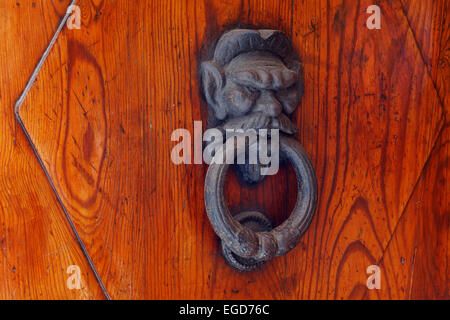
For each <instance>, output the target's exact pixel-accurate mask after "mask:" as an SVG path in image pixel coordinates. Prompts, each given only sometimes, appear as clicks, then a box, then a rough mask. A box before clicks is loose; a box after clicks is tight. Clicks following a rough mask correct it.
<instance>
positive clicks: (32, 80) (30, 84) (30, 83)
mask: <svg viewBox="0 0 450 320" xmlns="http://www.w3.org/2000/svg"><path fill="white" fill-rule="evenodd" d="M76 2H77V0H72V2H71V4H70V5H69V7H68V8H67V9H69V8H70V6H72V5H75V4H76ZM71 14H72V13H71V12H70V11H69V10H66V14H65V15H64V17H63V18H62V20H61V22H60V24H59V26H58V28H57V30H56V32H55V34H54V35H53V37H52V39H51V41H50V43H49V45H48V46H47V48H46V49H45V51H44V54H43V55H42V57H41V59H40V60H39V62H38V64H37V66H36V68H35V69H34V71H33V73H32V75H31V77H30V80H28V83H27V85H26V86H25V89H24V90H23V92H22V94H21V95H20V97H19V99H18V100H17V102H16V104H15V106H14V114H15V116H16V119H17V121H18V122H19V124H20V126H21V127H22V129H23V131H24V133H25V136H26V137H27V139H28V141H29V143H30V145H31V148H32V149H33V152H34V154H35V155H36V157H37V159H38V161H39V164H40V165H41V167H42V169H43V170H44V173H45V175H46V177H47V180H48V181H49V182H50V185H51V187H52V189H53V192H54V193H55V195H56V198H57V200H58V202H59V204H60V205H61V208H62V210H63V212H64V214H65V216H66V218H67V220H68V222H69V225H70V227H71V228H72V231H73V233H74V234H75V238H76V239H77V242H78V245H79V246H80V249H81V251H82V252H83V254H84V256H85V258H86V259H87V261H88V263H89V266H90V268H91V269H92V272H93V273H94V276H95V278H96V279H97V282H98V284H99V286H100V288H101V289H102V292H103V294H104V296H105V297H106V299H108V300H111V297H110V295H109V294H108V291H107V290H106V287H105V285H104V284H103V281H102V279H101V278H100V275H99V273H98V272H97V269H96V268H95V265H94V263H93V261H92V259H91V257H90V256H89V253H88V252H87V249H86V247H85V245H84V243H83V241H82V240H81V238H80V235H79V234H78V232H77V230H76V228H75V225H74V223H73V221H72V219H71V218H70V216H69V213H68V211H67V209H66V207H65V206H64V204H63V201H62V199H61V197H60V195H59V194H58V192H57V190H56V187H55V185H54V184H53V181H52V179H51V177H50V174H49V172H48V171H47V169H46V167H45V165H44V162H43V161H42V159H41V157H40V155H39V153H38V152H37V149H36V146H35V145H34V142H33V140H32V139H31V137H30V135H29V134H28V131H27V129H26V128H25V125H24V123H23V121H22V119H21V117H20V114H19V110H20V107H21V106H22V104H23V102H24V100H25V98H26V96H27V95H28V93H29V91H30V90H31V88H32V87H33V85H34V83H35V82H36V78H37V76H38V74H39V72H40V71H41V69H42V66H43V65H44V62H45V61H46V60H47V57H48V55H49V54H50V52H51V50H52V48H53V46H54V45H55V43H56V40H57V39H58V36H59V34H60V33H61V31H62V29H63V28H64V26H65V24H66V22H67V19H68V18H69V16H70V15H71Z"/></svg>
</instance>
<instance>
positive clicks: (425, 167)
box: [378, 125, 448, 265]
mask: <svg viewBox="0 0 450 320" xmlns="http://www.w3.org/2000/svg"><path fill="white" fill-rule="evenodd" d="M447 127H448V125H443V126H442V128H441V130H440V131H439V134H438V136H437V139H436V142H435V143H434V145H433V148H432V149H431V152H430V156H429V157H428V158H427V160H426V161H425V165H424V167H423V169H422V171H421V172H420V175H419V177H418V179H417V181H416V183H415V184H414V188H413V191H412V192H411V194H410V195H409V198H408V201H407V202H406V204H405V206H404V208H403V210H402V213H401V214H400V217H399V218H398V221H397V223H396V225H395V227H394V230H393V231H392V234H391V236H390V238H389V240H388V243H387V244H386V246H385V248H384V249H383V252H382V253H381V257H380V259H378V265H379V264H380V263H381V262H382V261H383V259H384V255H385V253H386V251H387V249H388V248H389V245H390V244H391V241H392V238H393V237H394V234H395V233H396V232H397V228H398V226H399V225H400V223H401V220H402V218H403V216H404V215H405V213H406V209H407V208H408V206H409V204H410V202H411V200H412V198H413V195H414V193H415V191H416V190H417V187H418V185H419V183H420V180H421V178H423V177H424V173H425V170H426V169H427V168H428V165H429V162H430V160H431V155H432V154H433V153H434V152H435V151H437V146H438V144H437V142H438V141H439V139H440V138H441V137H442V134H443V132H444V130H445V129H446V128H447Z"/></svg>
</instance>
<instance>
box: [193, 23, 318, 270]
mask: <svg viewBox="0 0 450 320" xmlns="http://www.w3.org/2000/svg"><path fill="white" fill-rule="evenodd" d="M200 72H201V78H202V85H203V93H204V95H205V98H206V101H207V103H208V107H209V118H208V126H209V127H213V128H216V129H217V130H220V131H221V132H222V133H224V134H225V133H226V137H227V140H226V142H225V143H221V144H220V145H218V146H217V145H216V146H215V149H214V150H215V152H214V155H213V159H212V161H211V163H210V166H209V168H208V173H207V175H206V181H205V204H206V211H207V214H208V218H209V220H210V222H211V224H212V226H213V228H214V231H215V232H216V234H217V235H218V236H219V238H220V239H221V240H222V252H223V255H224V257H225V259H226V260H227V262H228V263H229V264H230V265H231V266H233V267H234V268H237V269H239V270H242V271H250V270H254V269H256V268H257V267H259V266H260V265H261V264H262V263H264V262H266V261H268V260H270V259H272V258H273V257H277V256H281V255H284V254H286V253H287V252H289V251H290V250H292V249H293V248H294V247H295V246H296V245H297V244H298V242H299V241H300V238H301V237H302V236H303V234H304V233H305V231H306V230H307V228H308V227H309V224H310V223H311V220H312V218H313V215H314V211H315V207H316V202H317V182H316V176H315V173H314V168H313V166H312V164H311V161H310V160H309V157H308V155H307V154H306V152H305V151H304V149H303V148H302V146H301V145H300V143H299V142H298V141H297V140H295V139H293V138H292V137H290V135H292V134H293V133H295V132H297V128H296V126H295V125H294V124H293V123H292V122H291V121H290V119H289V117H288V115H290V114H292V113H293V112H294V110H295V109H296V108H297V106H298V104H299V103H300V99H301V96H302V95H303V79H302V72H301V62H300V59H299V58H298V56H297V54H296V53H295V51H294V49H293V47H292V45H291V42H290V40H289V39H288V37H287V36H286V35H285V34H284V33H282V32H280V31H276V30H244V29H235V30H231V31H228V32H226V33H224V34H223V35H222V36H221V38H220V39H219V41H218V42H217V45H216V47H215V51H214V56H213V59H212V60H211V61H206V62H203V63H202V64H201V70H200ZM274 130H275V131H274ZM278 132H280V134H278ZM229 133H231V134H229ZM239 136H243V137H244V139H246V140H245V143H244V144H239V143H237V142H235V137H239ZM262 138H266V139H269V140H270V141H271V142H277V143H270V150H266V152H267V154H269V153H270V154H271V155H272V156H273V155H274V154H275V153H277V152H278V153H279V156H280V158H281V159H282V160H284V161H290V163H291V164H292V166H293V167H294V171H295V173H296V176H297V183H298V192H297V201H296V204H295V207H294V210H293V212H292V213H291V215H290V216H289V218H288V219H287V220H286V221H284V222H283V223H282V224H281V225H279V226H278V227H276V228H273V226H272V223H271V222H270V220H269V219H268V218H267V217H266V216H265V215H264V214H263V213H260V212H257V211H250V212H241V213H238V214H236V215H234V216H232V215H231V213H230V211H229V209H228V207H227V205H226V202H225V196H224V184H225V176H226V173H227V170H228V168H229V166H230V165H231V164H232V165H233V166H234V167H235V168H237V170H238V172H239V174H240V175H241V177H242V178H243V179H244V181H246V182H247V183H258V182H260V181H261V180H262V179H263V178H264V174H263V172H264V170H265V169H267V167H268V166H270V165H271V164H269V163H262V162H261V161H260V160H257V161H256V162H252V163H251V162H249V159H250V158H251V156H250V155H251V154H252V150H253V152H254V153H257V154H258V152H261V150H262V148H263V147H264V146H265V147H267V146H268V145H269V144H268V143H266V144H265V145H264V144H258V142H259V141H262ZM230 139H233V141H232V143H227V142H229V141H231V140H230ZM258 139H259V140H258ZM211 144H214V142H213V141H212V142H211ZM247 149H248V150H249V152H248V155H247V154H246V153H245V151H246V150H247ZM243 153H244V159H245V163H240V164H234V163H233V162H230V161H229V159H228V155H229V154H232V158H233V159H234V158H236V157H237V156H240V155H242V154H243ZM225 155H226V160H224V159H225ZM273 159H274V158H272V160H271V161H272V162H273V161H274V160H273Z"/></svg>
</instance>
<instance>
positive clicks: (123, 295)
mask: <svg viewBox="0 0 450 320" xmlns="http://www.w3.org/2000/svg"><path fill="white" fill-rule="evenodd" d="M17 3H18V4H20V5H19V6H17V5H16V6H14V5H12V4H11V5H8V6H10V7H8V6H6V7H5V8H2V10H4V12H6V13H8V15H7V17H8V18H7V21H14V20H11V19H16V20H19V19H20V20H23V18H22V17H23V15H24V14H28V15H30V17H29V18H27V19H30V20H31V19H32V16H33V15H34V16H33V17H36V18H37V19H41V20H37V21H42V22H41V23H42V24H45V25H46V26H47V25H48V27H47V28H48V29H49V30H52V31H53V30H55V27H56V25H57V23H56V22H57V21H58V17H59V16H61V15H62V14H63V13H64V11H65V9H64V5H66V3H62V2H60V1H56V0H54V1H53V0H52V1H49V2H45V3H46V4H45V5H44V4H42V3H39V2H38V3H39V4H38V5H36V7H37V8H38V9H35V7H34V6H33V4H32V2H31V1H21V2H17ZM371 4H373V3H372V1H368V0H367V1H366V0H361V1H343V0H328V1H326V0H321V1H300V0H298V1H297V0H293V1H281V0H280V1H274V0H263V1H261V0H258V1H256V0H254V1H253V0H249V1H223V0H222V1H219V0H196V1H178V0H169V1H126V0H116V1H99V0H79V1H78V5H79V6H80V7H81V12H82V22H83V23H82V28H81V30H68V29H64V31H63V32H62V34H61V35H60V37H59V38H58V41H57V43H56V45H55V47H54V48H53V50H52V52H51V54H50V56H49V57H48V59H47V60H46V62H45V64H44V66H43V69H42V70H41V72H40V74H39V77H38V79H37V81H36V83H35V84H34V86H33V89H32V90H31V91H30V93H29V95H28V96H27V98H26V100H25V102H24V104H23V105H22V106H21V109H20V118H21V119H22V121H23V123H24V126H25V129H26V131H27V133H28V134H29V136H30V139H31V141H32V144H33V145H34V147H35V149H36V152H37V155H38V156H39V157H40V159H41V160H42V163H43V165H44V168H45V170H46V172H47V173H48V175H49V177H50V181H51V184H52V185H53V186H54V188H55V189H56V192H57V194H58V195H59V197H60V198H61V202H62V207H59V206H58V204H57V203H56V197H55V196H54V194H53V193H52V190H51V185H50V184H49V183H48V182H47V181H46V180H45V174H44V172H43V170H41V169H40V168H39V162H38V161H37V159H36V158H34V157H33V156H32V150H31V148H30V146H29V145H28V144H27V143H26V141H25V139H24V135H23V134H22V133H21V132H19V133H17V131H20V130H19V126H18V124H17V122H14V120H13V113H12V104H13V103H12V102H13V101H14V99H16V98H17V97H18V93H19V92H20V90H19V89H20V88H23V87H24V85H25V81H26V76H27V75H29V74H30V73H31V70H32V67H33V65H34V64H35V63H36V61H37V60H38V58H39V53H41V52H42V51H43V48H44V47H45V43H46V41H48V39H49V38H50V37H51V32H50V31H49V32H48V34H47V36H46V37H45V39H44V36H42V35H41V36H40V37H41V38H40V41H38V39H35V38H36V37H38V36H37V34H40V33H39V30H36V28H34V29H33V28H32V26H33V24H29V26H28V28H29V29H30V30H32V31H30V32H34V34H35V36H34V37H32V36H30V35H27V38H26V39H34V41H35V42H34V43H35V45H34V46H33V48H32V52H29V51H26V50H24V49H23V48H25V47H26V45H27V44H29V42H25V43H23V44H22V47H20V48H22V52H21V53H20V54H18V55H14V57H13V59H15V60H16V61H15V62H11V61H7V60H6V59H7V57H9V56H10V55H11V53H9V55H8V51H10V50H11V49H12V48H18V47H19V45H20V43H16V44H13V43H12V41H14V40H15V39H17V38H19V35H17V34H11V33H8V30H10V29H11V28H8V27H5V26H2V29H1V30H2V34H3V35H5V37H7V39H10V40H9V41H10V42H9V43H8V42H7V43H6V44H5V43H2V46H4V47H2V50H1V56H0V57H1V59H2V60H0V65H2V66H5V67H6V68H7V69H6V70H8V72H7V73H4V72H3V71H2V73H1V76H2V77H3V78H2V79H1V87H0V88H1V91H0V93H1V99H5V98H4V97H5V93H4V90H7V91H6V92H11V90H12V88H17V90H16V91H15V92H13V93H9V95H10V96H11V97H10V98H8V99H9V100H6V101H7V103H6V104H5V105H8V103H9V104H10V105H11V110H9V109H6V107H5V111H4V113H3V116H4V117H5V119H7V121H4V122H3V123H4V125H5V129H4V130H3V134H2V137H3V136H4V137H5V138H2V139H12V137H14V139H17V140H19V138H17V136H20V139H21V140H20V141H21V144H20V145H21V146H22V147H21V148H19V149H20V150H17V147H13V144H12V142H8V143H9V146H10V147H8V143H6V144H4V145H5V147H4V152H2V154H7V155H8V156H6V158H10V157H11V156H10V154H11V152H12V151H11V150H14V152H17V153H20V155H18V156H17V158H16V157H15V158H14V162H11V163H12V164H14V166H13V169H9V170H5V171H4V172H5V173H4V175H2V177H7V175H9V174H11V171H13V172H14V170H16V172H17V174H18V175H21V174H24V171H27V172H29V173H28V175H27V178H26V179H22V180H20V181H18V180H19V179H18V178H12V180H10V181H9V180H6V181H9V182H8V184H7V186H8V187H7V188H5V190H11V188H17V190H18V191H22V190H24V191H22V192H20V193H19V192H18V191H17V192H16V195H18V194H20V200H19V198H18V196H16V198H15V199H14V200H13V201H11V200H9V197H8V196H7V194H9V193H6V192H4V191H3V192H4V193H5V198H4V199H5V200H3V196H4V195H3V193H2V191H0V197H2V198H1V200H2V201H1V203H2V206H5V203H7V204H8V205H15V206H16V207H14V208H11V209H9V210H4V211H5V214H4V215H3V216H1V218H0V222H2V223H3V222H4V221H6V222H7V223H9V224H10V225H11V227H12V228H13V226H14V225H15V224H14V219H15V218H14V214H20V215H23V216H24V218H23V219H30V218H29V215H30V214H32V215H36V216H39V219H41V220H39V221H40V223H41V225H42V230H43V231H36V233H32V232H31V231H30V232H28V231H27V232H26V231H20V230H16V229H15V230H14V231H9V232H10V233H11V236H9V237H7V240H6V241H7V242H6V243H7V245H8V246H10V247H9V248H15V250H18V249H17V246H18V244H16V243H14V240H10V238H13V239H18V238H20V236H21V235H22V234H23V233H26V234H27V235H29V237H32V238H31V239H32V240H27V241H26V242H23V243H29V242H30V241H32V242H33V243H34V244H38V243H40V242H43V241H42V240H41V241H39V240H40V239H41V238H45V241H47V242H48V243H49V244H48V245H47V247H45V246H43V247H45V249H43V248H42V247H40V250H43V251H45V252H47V251H48V252H51V251H52V248H54V247H55V246H56V248H59V247H60V246H61V244H60V243H59V242H60V241H66V242H68V241H69V243H71V246H69V247H65V249H64V250H62V251H60V252H59V259H61V261H64V263H66V261H68V260H70V259H71V257H74V256H75V257H77V261H76V262H74V264H78V265H79V266H80V267H81V268H82V270H83V274H85V277H84V278H86V279H87V280H86V289H85V290H84V291H83V292H84V294H85V295H87V296H89V297H92V298H100V297H102V295H101V291H100V289H99V285H98V283H97V282H96V281H95V278H94V277H93V274H92V270H91V268H90V267H89V265H88V263H87V260H86V259H85V257H83V255H82V253H81V250H80V248H79V247H78V244H77V242H76V239H75V237H74V234H73V233H72V232H71V230H70V224H69V223H68V221H70V222H71V223H73V225H74V227H75V230H76V232H77V234H79V236H80V238H81V240H82V245H83V247H85V248H86V250H87V253H88V256H89V257H90V259H92V261H93V264H94V266H95V269H96V270H97V271H98V274H99V276H100V278H101V280H102V282H103V283H104V285H105V287H106V290H107V292H108V294H109V295H110V296H111V297H112V298H114V299H129V298H131V299H159V298H165V299H171V298H176V299H182V298H194V299H195V298H197V299H204V298H213V299H222V298H229V299H238V298H245V299H253V298H260V299H380V298H383V299H389V298H390V299H406V298H427V299H432V298H440V299H448V298H450V291H449V279H448V274H449V272H448V255H449V253H448V243H449V238H448V230H449V210H448V208H449V206H448V197H447V194H448V192H447V191H448V131H449V130H448V122H447V120H446V119H447V116H446V115H447V113H448V95H447V91H448V89H446V85H447V83H448V77H449V70H448V35H449V31H448V30H449V28H448V18H447V16H446V12H445V11H446V10H445V8H446V6H447V5H448V4H447V3H446V1H431V0H429V1H428V0H427V1H418V0H416V1H413V0H410V1H406V0H402V1H400V0H397V1H377V4H378V5H379V6H380V7H381V11H382V26H381V29H380V30H368V29H367V28H366V25H365V23H366V20H367V18H368V16H369V15H368V14H367V13H366V8H367V7H368V6H369V5H371ZM33 10H40V11H38V12H37V13H36V12H34V11H33ZM24 11H26V12H27V13H24ZM10 12H16V16H14V15H12V16H11V13H10ZM51 14H52V15H53V16H52V18H51V17H49V15H51ZM13 17H15V18H13ZM8 19H9V20H8ZM10 23H11V22H10ZM235 27H252V28H274V29H280V30H282V31H284V32H285V33H287V34H288V35H289V36H290V38H291V39H292V42H293V45H294V48H295V49H296V51H297V52H298V53H299V55H300V57H301V58H302V61H303V67H304V79H305V96H304V98H303V100H302V102H301V105H300V106H299V108H298V110H297V111H296V112H295V113H294V116H293V120H294V121H295V122H296V123H297V125H298V126H299V128H300V132H299V134H298V139H299V140H300V141H301V143H302V144H303V146H304V147H305V149H306V151H307V152H308V153H309V154H310V156H311V158H312V160H313V164H314V167H315V170H316V173H317V177H318V183H319V204H318V209H317V212H316V216H315V218H314V220H313V222H312V225H311V227H310V229H309V230H308V232H307V233H306V234H305V236H304V238H303V239H302V241H301V243H300V244H299V246H298V247H297V248H296V249H295V250H293V251H292V252H291V253H289V254H288V255H287V256H284V257H280V258H277V259H275V260H273V261H271V262H269V263H267V264H266V265H265V266H264V267H263V268H262V269H261V270H259V271H256V272H252V273H239V272H237V271H234V270H233V269H231V268H230V267H229V266H227V265H226V264H225V262H224V260H223V258H222V257H221V254H220V243H219V242H218V240H217V238H216V236H215V234H214V232H213V230H212V228H211V226H210V224H209V222H208V219H207V217H206V212H205V208H204V200H203V182H204V178H205V173H206V170H207V166H206V165H183V166H176V165H174V164H173V163H172V162H171V159H170V152H171V149H172V148H173V146H174V145H175V143H173V142H171V141H170V136H171V133H172V131H173V130H175V129H177V128H186V129H188V130H189V131H191V132H193V123H194V121H195V120H203V121H204V126H205V125H206V123H205V119H206V104H205V101H204V100H203V99H202V97H201V94H200V91H201V90H200V88H199V79H198V66H199V62H200V61H202V60H204V59H207V58H210V55H211V48H213V45H214V41H215V40H216V39H217V38H218V37H219V36H220V35H221V34H222V33H223V32H224V31H225V30H229V29H231V28H235ZM24 30H27V29H24ZM16 32H18V31H17V30H16ZM21 32H25V31H21ZM29 41H32V40H29ZM29 56H35V57H36V59H35V60H34V61H33V63H31V62H30V63H29V66H27V68H28V69H26V68H25V67H23V61H25V60H26V57H29ZM20 59H21V60H20ZM13 67H14V72H20V76H21V79H20V81H19V80H18V79H16V78H17V75H16V74H13V71H12V70H10V69H11V68H13ZM22 73H23V74H22ZM11 82H14V84H11ZM15 82H17V84H16V83H15ZM10 111H11V113H10ZM8 124H9V125H8ZM11 127H12V128H14V135H12V133H10V135H8V134H6V133H7V132H11V131H8V130H9V129H8V128H11ZM7 141H9V140H7ZM20 157H22V158H23V161H24V162H25V163H26V166H25V168H24V165H21V164H20V160H19V161H17V159H20ZM3 158H5V156H3V155H2V157H1V159H2V161H3ZM30 176H31V177H32V178H33V181H34V182H32V181H28V180H27V179H30ZM5 179H6V178H5ZM5 179H4V180H5ZM8 179H11V178H8ZM21 188H24V189H21ZM295 194H296V182H295V177H293V175H292V169H291V168H283V169H282V170H281V171H280V173H279V174H278V175H276V176H273V177H270V178H269V179H267V180H265V181H264V182H263V183H262V184H260V185H258V186H254V187H247V186H243V185H242V183H241V182H240V181H239V180H238V178H237V177H236V175H235V174H233V173H231V174H230V175H229V177H228V182H227V197H228V199H227V200H228V204H229V206H230V208H231V209H232V212H234V213H237V212H239V211H242V210H246V209H259V210H260V211H261V212H264V213H266V214H268V215H269V216H270V217H271V218H272V219H273V220H274V221H275V223H276V224H278V223H280V222H282V221H283V220H284V219H285V218H286V217H287V215H288V214H289V210H290V209H292V207H293V205H294V203H295ZM22 197H25V200H24V199H22ZM26 197H29V200H28V201H29V202H28V205H26V204H25V203H24V202H23V201H26ZM35 198H36V199H37V200H36V199H35ZM39 201H41V202H43V203H44V204H45V205H44V204H43V205H42V206H37V205H36V203H38V202H39ZM47 202H50V203H51V204H50V205H47ZM36 206H37V207H38V208H39V210H40V211H39V212H41V214H39V215H38V211H37V210H38V209H36V210H35V209H34V208H35V207H36ZM31 208H33V209H31ZM63 209H64V210H63ZM65 212H66V213H67V214H68V218H69V219H70V220H67V219H66V217H65V215H64V213H65ZM45 217H47V218H45ZM44 219H47V220H44ZM46 221H53V222H52V223H45V222H46ZM32 223H33V226H34V227H35V228H36V226H35V225H34V224H35V222H34V220H33V222H32ZM6 228H7V227H6ZM6 228H5V229H6ZM52 228H53V229H57V230H58V234H60V236H59V237H54V236H53V235H52V234H55V233H56V232H55V231H53V229H52ZM32 229H33V228H32ZM0 230H1V229H0ZM61 230H62V231H61ZM38 239H39V240H38ZM62 239H65V240H62ZM45 241H44V242H45ZM58 245H59V247H58ZM48 248H50V249H48ZM16 252H17V253H16V254H19V252H20V251H16ZM25 252H28V251H25ZM36 252H37V250H36V249H34V247H33V254H36ZM22 254H24V255H26V254H25V253H22ZM5 261H6V260H5ZM30 261H34V260H33V259H31V258H30ZM47 261H48V262H47ZM61 261H59V260H55V258H53V257H52V258H47V260H46V263H51V264H52V265H53V266H54V267H55V268H56V267H58V268H59V269H61V270H62V269H64V268H66V266H65V264H64V263H62V262H61ZM2 262H3V261H2V260H0V263H2ZM19 262H20V261H18V262H17V263H16V264H17V265H19ZM373 264H376V265H379V266H380V267H381V270H382V282H381V289H380V290H368V289H367V287H366V280H367V277H368V275H367V273H366V269H367V267H368V266H369V265H373ZM3 265H4V266H5V267H4V270H5V272H4V273H3V272H2V274H1V275H0V277H5V279H14V276H11V275H10V274H8V272H7V270H6V269H7V268H8V263H3ZM3 265H2V264H0V266H3ZM20 265H21V268H24V269H23V273H25V274H28V275H29V274H30V272H32V271H30V269H29V268H30V267H29V266H28V265H27V264H23V263H20ZM17 268H19V267H17ZM36 268H37V270H38V271H39V272H42V271H43V270H41V269H42V268H43V265H42V266H39V267H36ZM63 271H65V270H63ZM65 276H66V275H63V276H61V275H57V276H55V275H52V277H53V278H52V279H51V280H50V279H49V278H48V276H47V278H45V277H44V278H42V279H39V282H40V283H45V281H46V279H49V280H48V281H53V282H57V281H60V278H61V277H62V281H61V282H58V285H56V284H55V285H54V286H56V287H55V289H54V290H55V291H56V292H55V293H52V291H50V290H51V289H48V290H49V291H46V296H51V295H52V294H54V295H55V297H63V296H64V295H65V294H67V293H66V291H67V290H66V289H65V278H64V277H65ZM31 278H32V279H31V280H30V276H28V277H26V276H23V278H22V280H21V282H17V283H15V284H14V283H12V284H8V285H6V286H5V289H3V288H2V291H0V292H2V294H3V295H4V296H5V297H12V292H11V290H14V289H15V288H17V290H24V289H23V288H24V287H25V284H26V286H29V287H28V288H31V289H29V291H31V290H35V288H36V287H35V285H34V284H32V283H31V284H29V283H30V282H29V281H33V276H32V277H31ZM8 281H12V280H8ZM34 281H37V280H34ZM2 283H3V282H2ZM41 285H42V284H41ZM2 286H3V284H2ZM38 287H39V285H38ZM48 287H51V288H53V287H52V286H51V285H48ZM29 291H26V290H25V291H23V293H20V294H18V295H17V296H16V297H21V298H26V297H35V296H36V295H35V294H33V293H30V292H29ZM3 292H4V293H3ZM70 294H72V296H70ZM73 294H74V293H73V292H70V293H68V297H76V296H73Z"/></svg>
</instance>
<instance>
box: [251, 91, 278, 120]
mask: <svg viewBox="0 0 450 320" xmlns="http://www.w3.org/2000/svg"><path fill="white" fill-rule="evenodd" d="M282 111H283V106H282V105H281V103H280V102H279V101H278V99H277V97H276V96H275V92H273V91H272V90H263V91H261V95H260V96H259V98H258V100H256V104H255V107H254V109H253V112H262V113H264V114H265V115H266V116H269V117H273V118H276V117H278V116H279V115H280V114H281V112H282Z"/></svg>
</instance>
